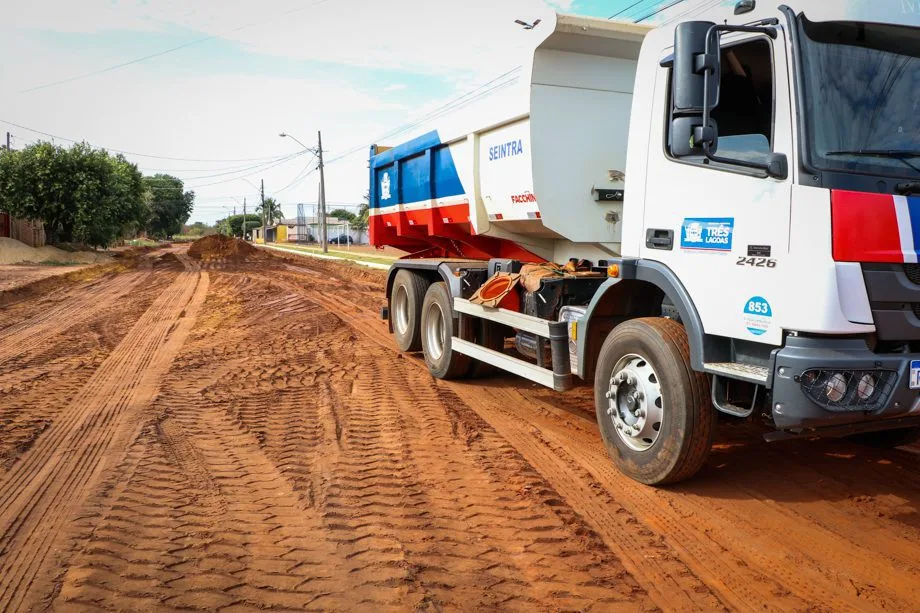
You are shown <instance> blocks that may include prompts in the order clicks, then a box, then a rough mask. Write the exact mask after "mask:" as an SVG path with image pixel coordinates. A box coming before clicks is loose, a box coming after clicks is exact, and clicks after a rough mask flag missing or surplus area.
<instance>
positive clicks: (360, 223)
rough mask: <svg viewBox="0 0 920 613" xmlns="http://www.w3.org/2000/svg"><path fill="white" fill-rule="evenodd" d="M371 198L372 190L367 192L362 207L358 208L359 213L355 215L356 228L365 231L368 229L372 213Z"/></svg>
mask: <svg viewBox="0 0 920 613" xmlns="http://www.w3.org/2000/svg"><path fill="white" fill-rule="evenodd" d="M370 199H371V194H370V192H365V194H364V202H362V203H361V208H359V209H358V214H357V215H356V216H355V221H354V226H355V230H358V231H360V232H364V231H365V230H367V226H368V225H369V224H370V214H371V207H370Z"/></svg>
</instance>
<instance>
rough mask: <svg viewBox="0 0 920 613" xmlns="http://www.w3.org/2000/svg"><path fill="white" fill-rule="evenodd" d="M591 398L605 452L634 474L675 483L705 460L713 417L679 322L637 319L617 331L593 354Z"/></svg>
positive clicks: (706, 383) (649, 480) (704, 385)
mask: <svg viewBox="0 0 920 613" xmlns="http://www.w3.org/2000/svg"><path fill="white" fill-rule="evenodd" d="M594 403H595V408H596V411H597V422H598V425H599V426H600V430H601V436H602V437H603V439H604V444H605V445H606V447H607V452H608V453H609V454H610V456H611V458H612V459H613V461H614V463H615V464H616V465H617V467H618V468H619V469H620V471H621V472H623V473H624V474H626V475H627V476H629V477H631V478H632V479H635V480H636V481H639V482H641V483H645V484H648V485H665V484H668V483H676V482H678V481H681V480H683V479H687V478H689V477H691V476H693V475H694V474H696V472H697V471H698V470H699V469H700V468H702V466H703V464H704V463H705V462H706V458H707V457H708V455H709V450H710V448H711V447H712V435H713V428H714V419H715V414H714V411H713V409H712V403H711V401H710V397H709V380H708V378H707V377H706V376H705V375H703V374H702V373H697V372H695V371H693V369H691V368H690V348H689V345H688V342H687V333H686V332H685V331H684V328H683V326H681V325H680V324H679V323H677V322H675V321H673V320H670V319H664V318H649V319H634V320H631V321H628V322H625V323H623V324H620V325H619V326H617V327H616V328H614V329H613V331H612V332H611V333H610V334H609V336H608V337H607V340H606V341H605V342H604V345H603V347H601V352H600V355H599V356H598V363H597V371H596V374H595V379H594Z"/></svg>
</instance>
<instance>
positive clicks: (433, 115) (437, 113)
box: [326, 66, 521, 165]
mask: <svg viewBox="0 0 920 613" xmlns="http://www.w3.org/2000/svg"><path fill="white" fill-rule="evenodd" d="M520 70H521V67H520V66H515V67H514V68H512V69H511V70H509V71H507V72H505V73H502V74H500V75H499V76H497V77H495V78H494V79H492V80H490V81H487V82H486V83H483V84H482V85H480V86H479V87H477V88H475V89H472V90H470V91H468V92H466V93H465V94H463V95H461V96H458V97H457V98H454V99H452V100H450V101H448V102H447V103H445V104H444V105H442V106H440V107H438V108H436V109H434V110H432V111H429V112H428V113H427V114H425V115H423V116H421V117H419V118H417V119H415V120H413V121H411V122H409V123H406V124H403V125H402V126H399V127H397V128H395V129H394V130H392V131H390V132H387V133H386V134H383V135H381V136H378V137H377V138H375V139H374V141H373V142H374V143H377V142H380V141H382V140H385V139H388V138H393V137H394V136H398V135H400V134H403V133H404V132H408V131H410V130H412V129H414V128H417V127H418V126H420V125H422V124H424V123H428V122H430V121H433V120H434V119H437V118H439V117H442V116H443V115H446V114H447V113H449V112H450V111H453V110H456V109H458V108H461V107H463V106H466V105H468V104H471V103H472V102H475V101H476V100H479V99H480V98H482V97H484V96H485V95H487V94H489V93H491V92H493V91H495V90H498V89H502V88H504V87H508V86H509V85H511V84H512V83H514V82H515V81H516V80H517V76H515V77H514V78H507V79H506V80H505V81H501V79H505V78H506V77H509V76H510V75H512V74H514V73H516V72H519V71H520ZM496 82H498V83H496ZM480 90H482V91H480ZM477 92H479V93H477ZM371 144H373V143H370V144H367V145H358V146H355V147H352V148H351V149H348V150H346V151H344V152H342V153H340V154H338V155H336V156H335V157H333V158H332V159H329V160H327V161H326V164H327V165H328V164H332V163H333V162H337V161H339V160H341V159H342V158H345V157H348V156H350V155H352V154H354V153H357V152H359V151H361V150H363V149H367V148H368V147H370V146H371Z"/></svg>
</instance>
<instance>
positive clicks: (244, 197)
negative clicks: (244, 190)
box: [240, 196, 247, 240]
mask: <svg viewBox="0 0 920 613" xmlns="http://www.w3.org/2000/svg"><path fill="white" fill-rule="evenodd" d="M246 221H247V219H246V196H243V236H241V237H240V238H242V239H243V240H246Z"/></svg>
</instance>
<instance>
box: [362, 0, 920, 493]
mask: <svg viewBox="0 0 920 613" xmlns="http://www.w3.org/2000/svg"><path fill="white" fill-rule="evenodd" d="M908 5H909V3H908V4H905V3H903V2H896V1H893V0H879V1H878V2H873V3H865V2H839V3H838V2H834V3H830V2H823V1H818V0H803V1H801V2H796V3H794V5H791V6H785V5H784V6H776V5H775V4H771V3H766V2H755V1H753V0H741V1H740V2H737V3H734V4H732V3H725V4H724V5H723V7H721V8H716V9H709V10H708V11H705V12H700V13H699V14H695V13H694V12H693V11H691V12H690V13H688V14H687V15H685V16H684V17H683V18H682V19H680V20H679V21H676V22H674V23H670V24H667V25H664V26H662V27H659V28H657V29H654V30H646V31H641V30H638V29H637V28H636V26H634V25H632V24H628V25H627V24H623V25H622V26H619V25H616V24H606V23H600V22H598V23H593V24H592V23H588V22H586V21H585V20H584V19H583V18H567V17H564V16H559V17H558V18H557V19H556V21H555V24H554V25H551V26H550V27H552V30H547V32H546V33H544V35H543V36H544V38H543V39H542V40H541V41H539V42H538V43H537V44H536V51H535V53H534V56H533V58H532V61H531V63H530V64H529V65H528V67H527V70H528V71H529V74H530V75H531V79H530V80H529V82H527V83H526V85H527V88H525V90H524V91H525V93H524V97H522V98H520V100H526V104H525V105H524V107H522V108H517V109H516V110H514V111H513V112H509V113H506V114H505V115H504V116H503V117H500V118H498V119H497V120H495V121H492V120H490V121H489V122H485V125H483V126H479V127H477V128H476V129H474V130H470V131H466V132H463V131H461V132H460V133H459V134H461V135H459V136H458V135H454V134H450V133H449V132H445V133H444V136H446V137H445V138H442V135H441V133H436V138H432V136H431V135H430V134H429V135H428V136H427V140H424V139H423V140H422V141H421V142H416V143H415V144H414V145H411V146H409V147H407V148H404V149H400V147H396V148H394V149H391V150H387V149H381V150H380V151H379V152H378V151H377V150H376V149H374V150H372V152H371V153H372V156H371V193H372V200H373V199H374V198H375V197H378V196H379V191H378V190H379V189H380V187H379V186H380V185H381V184H382V175H381V173H382V172H383V173H384V174H386V177H385V178H386V181H387V182H386V188H387V195H390V193H391V191H392V192H393V193H394V194H395V198H396V199H397V200H398V199H399V198H400V196H401V194H402V193H403V192H402V189H403V186H402V183H400V180H401V179H400V177H402V176H416V177H417V176H419V173H420V171H419V169H418V167H417V166H416V167H415V168H413V167H412V166H411V164H412V161H413V160H416V161H417V160H418V159H422V160H423V162H421V163H422V164H423V166H422V168H428V169H430V170H429V171H421V172H422V174H424V173H425V172H429V173H430V174H429V179H430V181H429V184H426V187H425V188H424V189H422V190H421V192H423V193H424V197H420V199H419V201H421V202H422V203H423V204H422V206H421V208H419V206H418V204H417V203H416V204H415V206H416V208H415V209H413V210H411V211H408V212H407V213H408V214H411V216H405V217H404V218H403V217H400V214H399V213H396V214H395V216H394V213H392V212H390V213H387V215H390V217H389V218H386V217H383V216H380V217H378V218H377V222H378V224H377V232H376V235H377V237H380V238H379V240H377V241H376V242H380V243H386V244H393V245H395V246H402V247H403V248H409V249H410V250H411V249H416V248H417V251H416V252H415V253H414V254H413V256H410V257H408V258H406V259H404V260H401V261H400V262H398V263H397V264H396V265H395V266H394V268H393V270H392V271H391V276H390V280H389V283H388V298H389V303H388V306H389V312H390V313H393V315H394V317H391V326H394V332H395V333H396V336H397V340H398V342H399V344H400V347H401V348H402V349H403V350H407V351H412V350H418V349H422V350H423V354H424V355H425V358H426V361H427V362H428V364H429V367H430V368H431V371H432V373H433V374H434V375H435V376H440V377H450V376H466V375H469V374H470V373H472V372H474V369H473V366H472V365H476V364H486V365H488V366H490V367H492V368H498V369H501V370H506V371H509V372H512V373H515V374H518V375H521V376H524V377H527V378H529V379H531V380H534V381H538V382H540V383H543V384H544V385H547V386H549V387H553V388H555V389H557V390H564V389H566V388H568V387H570V386H571V385H573V384H574V381H576V380H578V379H582V380H584V381H586V382H589V383H592V384H593V385H594V389H595V404H596V407H595V408H596V412H597V417H598V424H599V426H600V430H601V433H602V435H603V438H604V441H605V443H606V444H607V447H608V450H609V451H610V455H611V457H612V459H613V460H614V461H615V463H616V464H617V465H618V467H619V468H620V469H621V470H622V471H623V472H625V473H626V474H628V475H630V476H631V477H633V478H635V479H637V480H639V481H642V482H645V483H649V484H664V483H671V482H675V481H679V480H681V479H684V478H687V477H689V476H691V475H693V474H694V473H695V472H696V471H697V470H698V469H699V468H700V467H701V466H702V464H703V462H704V461H705V458H706V454H707V453H708V450H709V447H710V445H711V441H712V436H713V421H714V419H715V417H716V415H723V416H725V418H729V419H758V420H762V421H763V422H764V423H766V424H767V425H768V426H769V427H770V429H771V432H770V433H769V434H767V435H766V438H767V439H768V440H779V439H783V438H789V437H800V436H835V437H840V436H853V437H856V438H859V439H861V440H863V441H865V442H868V443H871V444H877V445H898V444H902V443H906V442H908V441H911V440H916V439H917V438H920V263H918V255H920V113H918V111H920V106H918V105H920V102H918V101H920V7H917V8H916V10H910V9H911V7H910V6H908ZM579 37H581V38H579ZM605 75H606V78H605ZM560 92H561V93H560ZM624 100H628V102H629V105H628V106H629V108H630V109H631V110H630V111H629V113H628V114H626V113H625V111H624V110H623V108H624V106H623V102H624ZM605 101H606V102H605ZM605 109H606V110H605ZM605 112H606V113H608V114H610V116H605V115H604V113H605ZM573 134H578V135H579V136H578V137H577V139H578V142H579V143H582V145H583V146H580V147H579V146H577V143H572V142H571V141H572V135H573ZM627 136H628V138H627ZM496 143H497V145H496ZM563 143H565V145H566V146H561V144H563ZM483 144H486V145H488V147H483ZM420 145H421V149H419V150H418V151H416V150H415V149H417V148H418V147H419V146H420ZM505 145H507V147H505ZM496 146H498V147H499V148H498V149H497V150H496V149H495V147H496ZM420 153H421V158H420V155H419V154H420ZM451 154H453V155H454V156H455V157H456V158H457V159H459V160H467V161H468V164H467V163H465V162H464V161H460V162H457V163H456V164H455V166H456V172H454V173H452V174H451V173H449V172H448V173H446V174H445V175H444V176H445V177H447V176H449V179H450V181H452V182H453V183H451V185H452V190H453V192H455V193H451V194H447V196H449V197H450V198H451V200H450V205H451V206H454V207H456V206H457V205H458V202H462V203H463V205H465V206H466V207H467V209H464V211H459V210H456V209H452V212H451V214H450V216H448V215H443V216H439V215H438V214H437V213H436V211H437V207H438V204H439V202H441V201H442V200H443V199H444V198H441V197H440V196H439V194H437V193H436V192H437V190H438V189H439V188H438V187H437V184H438V180H437V179H438V177H440V175H438V176H436V175H437V173H440V172H442V171H444V170H445V168H448V169H449V164H448V160H447V159H446V158H447V157H448V156H450V155H451ZM426 156H427V157H426ZM506 158H508V159H511V160H513V163H508V162H506V161H505V160H506ZM401 160H402V161H401ZM425 160H427V161H425ZM403 163H404V164H406V166H405V171H404V170H403V166H401V164H403ZM418 163H419V162H416V164H418ZM450 163H453V162H452V161H451V162H450ZM424 164H427V166H424ZM389 169H392V170H389ZM410 170H411V171H412V172H409V171H410ZM391 174H392V175H393V176H391ZM391 180H392V181H393V182H394V183H393V186H394V187H393V188H392V189H391V183H390V181H391ZM426 189H427V190H429V191H428V192H425V190H426ZM458 194H459V197H460V200H458V199H457V198H458ZM508 195H510V196H509V197H510V199H509V200H508V201H507V203H505V196H508ZM515 197H516V198H517V200H515ZM497 200H500V201H501V202H502V204H501V207H500V210H499V209H496V208H495V207H496V206H497V205H496V204H495V202H496V201H497ZM377 202H378V204H380V202H379V200H378V201H377ZM425 202H428V203H429V204H428V205H427V207H428V208H427V209H426V205H425V204H424V203H425ZM372 207H373V202H372ZM381 210H382V209H378V214H381ZM426 210H430V211H432V212H431V213H430V214H429V215H428V217H429V219H427V220H426V217H425V214H424V211H426ZM419 211H422V214H421V215H420V214H419ZM372 213H373V209H372ZM506 215H507V216H512V217H513V216H514V215H520V216H521V217H520V219H508V218H506V217H505V216H506ZM386 219H390V220H391V221H386V223H387V224H389V225H387V226H385V227H384V226H383V224H384V222H385V220H386ZM371 229H372V240H374V236H373V234H374V216H373V215H372V224H371ZM464 232H466V233H467V234H468V235H469V238H464V236H465V235H464ZM464 245H466V246H467V247H464ZM552 261H555V262H557V263H561V262H566V261H568V262H569V266H568V267H567V268H563V269H562V272H559V269H554V270H555V271H556V273H558V274H555V273H554V274H555V276H554V275H548V276H546V277H545V278H544V277H539V278H538V279H537V281H533V279H530V282H529V283H528V282H527V281H528V280H527V279H522V280H520V284H519V285H518V286H516V287H513V288H512V290H511V291H513V292H517V294H519V295H518V297H517V299H516V300H515V301H511V302H506V303H500V304H499V303H496V302H495V301H491V302H489V303H484V301H483V300H482V299H481V298H482V292H481V289H482V288H483V287H485V286H487V285H489V284H490V283H491V282H493V280H495V279H496V278H497V277H499V276H502V275H506V274H507V273H508V272H511V274H512V275H515V274H517V275H520V274H521V273H522V271H523V272H525V273H526V272H527V271H528V270H529V271H531V273H532V271H533V267H534V266H536V267H539V266H545V265H546V262H552ZM539 274H541V275H542V274H543V273H542V272H540V273H539ZM525 276H526V275H525ZM557 277H558V278H557ZM541 279H542V280H541ZM433 288H434V289H433ZM429 293H432V295H431V296H429V295H428V294H429ZM435 294H438V295H437V296H436V295H435ZM433 304H434V305H436V309H435V310H436V311H437V313H435V312H434V311H432V310H431V309H432V308H433V307H432V305H433ZM426 313H427V314H428V315H426ZM426 339H428V340H426ZM506 339H513V342H512V341H511V340H506ZM522 339H524V341H526V342H523V341H522ZM435 353H436V354H437V355H434V354H435Z"/></svg>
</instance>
